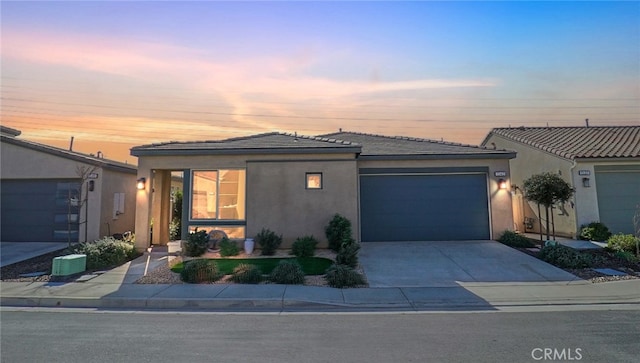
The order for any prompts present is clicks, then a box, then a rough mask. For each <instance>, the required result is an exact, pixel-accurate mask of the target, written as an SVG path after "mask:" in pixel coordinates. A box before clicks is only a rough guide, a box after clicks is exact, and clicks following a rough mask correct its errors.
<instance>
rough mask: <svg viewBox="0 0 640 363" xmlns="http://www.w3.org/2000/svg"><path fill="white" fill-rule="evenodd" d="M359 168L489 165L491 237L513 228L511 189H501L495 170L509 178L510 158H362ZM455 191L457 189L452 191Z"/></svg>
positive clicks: (496, 236)
mask: <svg viewBox="0 0 640 363" xmlns="http://www.w3.org/2000/svg"><path fill="white" fill-rule="evenodd" d="M358 166H359V168H451V167H487V168H488V169H489V173H488V186H489V190H488V193H489V197H490V198H489V200H490V206H489V208H490V216H491V217H490V218H491V238H493V239H495V238H498V237H499V236H500V235H501V234H502V233H503V232H504V231H505V230H513V228H514V225H513V212H512V205H511V193H509V191H508V190H509V189H507V190H500V189H499V187H498V180H499V179H502V177H494V172H496V171H504V172H506V173H507V177H506V178H504V179H506V180H507V181H508V180H509V160H508V159H452V160H395V161H393V160H360V161H359V162H358ZM451 192H452V193H455V190H452V191H451Z"/></svg>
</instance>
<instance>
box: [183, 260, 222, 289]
mask: <svg viewBox="0 0 640 363" xmlns="http://www.w3.org/2000/svg"><path fill="white" fill-rule="evenodd" d="M221 277H222V274H221V273H220V272H219V271H218V265H217V264H216V262H215V261H213V260H209V259H206V258H199V259H197V260H191V261H187V262H185V263H184V265H183V267H182V271H180V279H181V280H182V281H184V282H187V283H190V284H198V283H202V282H213V281H217V280H219V279H220V278H221Z"/></svg>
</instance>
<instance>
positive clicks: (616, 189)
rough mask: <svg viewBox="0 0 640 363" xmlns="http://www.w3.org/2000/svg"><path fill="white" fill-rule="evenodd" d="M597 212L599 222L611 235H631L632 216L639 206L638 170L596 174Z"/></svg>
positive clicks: (639, 173) (639, 186) (639, 185)
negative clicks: (607, 228)
mask: <svg viewBox="0 0 640 363" xmlns="http://www.w3.org/2000/svg"><path fill="white" fill-rule="evenodd" d="M596 187H597V188H598V190H597V192H598V211H599V214H600V222H602V223H604V224H605V225H606V226H607V227H609V229H610V230H611V232H613V233H620V232H621V233H631V234H633V233H634V231H633V229H634V228H633V215H634V213H635V211H636V207H637V205H639V204H640V170H639V171H622V172H598V171H597V170H596Z"/></svg>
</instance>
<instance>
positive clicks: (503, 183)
mask: <svg viewBox="0 0 640 363" xmlns="http://www.w3.org/2000/svg"><path fill="white" fill-rule="evenodd" d="M498 188H500V189H507V181H506V180H504V179H500V180H498Z"/></svg>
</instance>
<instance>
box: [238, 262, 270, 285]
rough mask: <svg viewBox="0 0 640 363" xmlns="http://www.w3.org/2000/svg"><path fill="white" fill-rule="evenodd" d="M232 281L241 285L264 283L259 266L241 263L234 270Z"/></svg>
mask: <svg viewBox="0 0 640 363" xmlns="http://www.w3.org/2000/svg"><path fill="white" fill-rule="evenodd" d="M231 281H233V282H237V283H239V284H258V283H260V282H261V281H262V271H260V269H259V268H258V266H255V265H249V264H246V263H241V264H239V265H238V266H236V267H235V268H234V269H233V274H232V275H231Z"/></svg>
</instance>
